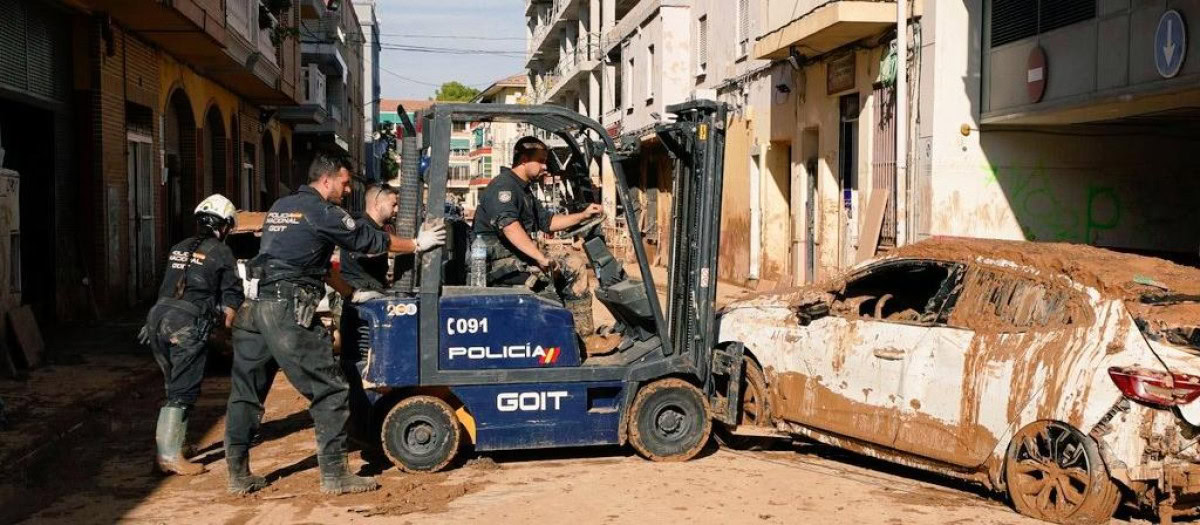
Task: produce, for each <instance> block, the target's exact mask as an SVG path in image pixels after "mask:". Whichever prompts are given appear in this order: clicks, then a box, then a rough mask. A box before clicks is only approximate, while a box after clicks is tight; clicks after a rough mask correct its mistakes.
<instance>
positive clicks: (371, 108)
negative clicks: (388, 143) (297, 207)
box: [354, 0, 383, 181]
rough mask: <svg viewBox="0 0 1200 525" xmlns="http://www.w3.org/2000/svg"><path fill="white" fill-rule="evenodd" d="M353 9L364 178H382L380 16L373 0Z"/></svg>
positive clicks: (363, 0)
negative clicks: (359, 64) (357, 42)
mask: <svg viewBox="0 0 1200 525" xmlns="http://www.w3.org/2000/svg"><path fill="white" fill-rule="evenodd" d="M354 12H355V14H356V15H357V16H358V24H359V27H360V29H361V32H362V37H363V41H362V71H363V82H362V86H363V104H362V108H363V163H364V164H365V166H364V167H365V171H366V176H367V180H371V181H377V180H381V178H382V176H381V175H380V173H379V161H380V159H381V158H382V155H383V151H382V150H381V149H379V148H378V147H377V146H376V144H375V140H376V138H377V136H376V135H377V133H378V132H379V102H380V100H381V98H382V90H381V89H382V88H381V86H380V83H379V53H380V52H381V51H382V50H383V48H382V46H381V45H380V41H379V18H378V17H377V16H376V14H375V0H355V1H354Z"/></svg>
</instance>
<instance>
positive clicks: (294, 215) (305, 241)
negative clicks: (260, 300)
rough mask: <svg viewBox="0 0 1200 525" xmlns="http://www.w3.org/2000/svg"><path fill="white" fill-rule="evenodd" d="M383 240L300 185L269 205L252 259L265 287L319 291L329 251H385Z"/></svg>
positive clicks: (384, 236)
mask: <svg viewBox="0 0 1200 525" xmlns="http://www.w3.org/2000/svg"><path fill="white" fill-rule="evenodd" d="M389 239H390V238H389V237H388V234H387V232H384V231H382V230H377V229H374V228H371V227H369V226H367V225H365V224H362V223H361V222H358V221H355V220H354V219H353V218H352V217H350V214H349V213H346V210H343V209H342V208H341V207H339V206H337V205H335V204H333V203H331V202H329V201H326V200H325V199H322V198H321V195H320V194H318V193H317V190H315V189H313V188H312V186H307V185H305V186H301V187H300V189H299V190H297V191H296V192H295V193H293V194H291V195H288V196H287V197H283V198H282V199H279V200H277V201H275V204H273V205H272V206H271V209H270V211H268V212H267V218H266V220H265V221H264V223H263V237H262V246H261V248H260V249H259V256H258V257H257V258H256V260H257V262H259V263H260V264H263V265H264V266H265V267H266V268H267V273H266V275H265V276H264V277H265V279H266V280H267V281H268V282H273V281H290V282H294V283H297V284H303V285H309V286H319V285H320V284H321V279H322V277H324V276H325V275H326V274H327V273H329V267H330V260H329V259H330V257H331V256H332V255H333V249H334V247H339V248H343V249H346V250H347V251H354V252H363V253H382V252H386V251H387V249H388V244H389ZM261 284H262V283H260V285H261Z"/></svg>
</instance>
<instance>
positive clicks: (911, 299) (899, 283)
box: [833, 261, 959, 323]
mask: <svg viewBox="0 0 1200 525" xmlns="http://www.w3.org/2000/svg"><path fill="white" fill-rule="evenodd" d="M952 274H953V275H959V274H958V272H956V271H955V265H953V264H949V263H940V262H934V261H902V262H890V263H882V264H878V265H875V266H872V267H870V268H868V269H866V270H864V271H863V272H861V273H859V274H857V275H855V276H853V277H851V278H850V280H849V281H847V282H846V285H845V286H844V287H843V288H842V291H841V292H839V293H837V294H836V296H835V299H834V304H833V309H834V313H835V314H838V315H844V316H851V317H865V318H872V319H878V320H887V321H897V322H920V323H934V322H937V323H941V322H945V319H946V317H948V316H949V309H950V305H947V301H946V299H947V297H948V296H949V295H950V294H949V293H947V291H948V290H951V289H953V287H952V286H947V284H948V283H947V282H946V281H947V278H948V277H950V276H951V275H952Z"/></svg>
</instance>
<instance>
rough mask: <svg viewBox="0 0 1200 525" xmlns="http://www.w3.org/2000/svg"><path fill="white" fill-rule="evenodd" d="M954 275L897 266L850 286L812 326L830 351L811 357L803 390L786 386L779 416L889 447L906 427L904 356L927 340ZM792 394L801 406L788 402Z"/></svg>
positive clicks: (946, 267) (948, 270) (933, 266)
mask: <svg viewBox="0 0 1200 525" xmlns="http://www.w3.org/2000/svg"><path fill="white" fill-rule="evenodd" d="M955 271H956V267H955V266H954V265H950V264H944V263H935V262H930V261H923V260H898V261H887V262H885V263H881V264H878V265H875V266H872V267H869V268H867V269H865V270H863V271H861V272H858V273H857V274H855V275H854V276H852V277H851V278H850V279H849V280H847V282H846V285H845V286H843V287H842V289H841V291H840V292H839V293H838V294H837V296H836V298H835V301H834V303H833V305H832V314H831V315H830V316H828V317H824V318H821V319H818V320H816V321H813V322H812V324H811V325H810V327H809V335H814V333H823V334H826V338H827V339H826V341H827V344H826V345H825V346H824V347H823V349H824V351H821V352H806V355H805V365H806V367H807V368H808V375H807V376H806V377H803V378H798V381H799V382H800V384H797V385H793V386H788V385H780V386H781V387H783V388H780V389H779V391H780V392H781V397H782V398H783V399H781V400H780V401H782V403H779V402H777V403H776V407H778V408H780V409H781V410H780V413H781V414H785V413H787V412H791V413H793V414H794V415H795V416H797V419H800V420H801V422H802V423H804V424H806V425H809V426H813V427H816V428H820V429H824V430H827V431H830V432H834V433H837V434H841V435H844V436H850V437H854V438H858V439H862V440H864V441H870V442H873V443H878V444H882V445H885V446H890V445H891V444H892V442H893V441H894V440H895V438H896V435H897V433H898V431H899V428H900V404H899V402H900V399H899V394H900V391H901V385H902V381H903V378H904V376H905V364H906V356H908V355H909V354H910V353H911V352H913V351H914V350H915V349H916V348H917V346H918V345H919V343H920V342H921V341H922V340H924V339H925V338H926V337H927V335H928V332H929V330H930V328H931V326H932V323H931V322H930V320H931V319H934V318H936V317H937V315H938V313H939V311H940V308H941V301H943V300H944V293H942V292H943V288H944V286H945V283H946V282H947V280H948V278H949V277H950V275H952V274H954V273H955ZM789 392H793V394H792V395H791V397H794V398H795V400H789V399H787V398H788V397H789ZM789 401H790V402H789ZM780 405H784V406H780ZM783 417H785V418H786V417H787V416H786V415H784V416H783Z"/></svg>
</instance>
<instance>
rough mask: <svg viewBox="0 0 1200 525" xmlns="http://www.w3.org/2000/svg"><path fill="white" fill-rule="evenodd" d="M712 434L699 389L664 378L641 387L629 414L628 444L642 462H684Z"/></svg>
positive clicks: (702, 446)
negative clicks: (639, 456)
mask: <svg viewBox="0 0 1200 525" xmlns="http://www.w3.org/2000/svg"><path fill="white" fill-rule="evenodd" d="M711 434H712V416H711V414H710V413H709V409H708V401H707V400H706V399H705V398H704V394H702V393H701V392H700V389H698V388H696V387H695V386H693V385H692V384H691V383H688V382H687V381H684V380H682V379H676V378H667V379H661V380H658V381H655V382H653V383H650V384H648V385H646V386H643V387H642V389H641V390H639V391H638V393H637V397H636V398H634V400H633V407H632V408H631V410H630V413H629V443H630V444H631V445H633V448H634V450H637V451H638V453H639V454H641V455H642V456H644V457H645V458H646V459H650V460H653V461H687V460H689V459H692V458H694V457H696V454H699V453H700V451H701V450H702V449H703V448H704V445H705V444H707V443H708V437H709V435H711Z"/></svg>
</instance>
